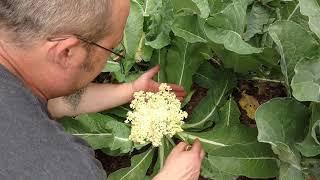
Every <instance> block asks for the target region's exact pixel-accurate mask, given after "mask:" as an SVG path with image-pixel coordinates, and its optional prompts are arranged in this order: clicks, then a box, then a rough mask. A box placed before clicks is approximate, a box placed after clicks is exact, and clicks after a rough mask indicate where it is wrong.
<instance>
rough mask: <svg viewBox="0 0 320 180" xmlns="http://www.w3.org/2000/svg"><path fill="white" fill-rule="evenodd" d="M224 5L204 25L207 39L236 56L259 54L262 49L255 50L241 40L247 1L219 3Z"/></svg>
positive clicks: (238, 0)
mask: <svg viewBox="0 0 320 180" xmlns="http://www.w3.org/2000/svg"><path fill="white" fill-rule="evenodd" d="M221 3H225V4H224V5H222V6H220V7H223V9H221V11H220V12H218V13H216V14H212V15H211V17H209V18H208V20H207V22H206V24H205V28H204V29H205V33H206V35H207V36H208V38H209V39H210V40H211V41H213V42H214V43H217V44H223V45H224V47H225V48H226V49H228V50H230V51H233V52H236V53H238V54H253V53H260V52H262V49H259V48H255V47H253V46H251V45H250V44H248V43H246V42H245V41H243V39H242V36H241V35H242V34H243V33H244V30H245V25H246V11H247V6H248V3H249V1H248V0H237V1H227V2H225V1H221Z"/></svg>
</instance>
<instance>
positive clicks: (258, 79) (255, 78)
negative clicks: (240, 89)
mask: <svg viewBox="0 0 320 180" xmlns="http://www.w3.org/2000/svg"><path fill="white" fill-rule="evenodd" d="M252 80H254V81H266V82H273V83H281V84H284V83H285V82H284V81H280V80H275V79H266V78H260V77H253V78H252Z"/></svg>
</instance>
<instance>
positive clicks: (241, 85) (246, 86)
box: [233, 81, 287, 127]
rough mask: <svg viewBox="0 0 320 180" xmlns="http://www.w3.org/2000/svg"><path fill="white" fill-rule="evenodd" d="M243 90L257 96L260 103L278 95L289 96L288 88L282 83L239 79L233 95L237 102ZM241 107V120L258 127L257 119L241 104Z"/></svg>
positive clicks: (250, 125)
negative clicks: (252, 117)
mask: <svg viewBox="0 0 320 180" xmlns="http://www.w3.org/2000/svg"><path fill="white" fill-rule="evenodd" d="M242 92H246V94H248V95H250V96H253V97H255V98H256V99H257V100H258V102H259V104H264V103H266V102H267V101H269V100H271V99H273V98H276V97H286V96H287V94H286V88H285V86H283V85H282V84H279V83H270V82H264V81H239V82H238V88H237V89H235V90H234V92H233V96H234V97H235V100H236V101H237V102H239V100H240V99H241V97H242V95H241V94H242ZM238 106H239V104H238ZM239 109H240V111H241V116H240V121H241V122H242V123H244V124H246V125H248V126H249V127H256V123H255V121H254V120H253V119H250V118H249V117H248V116H247V113H246V111H245V110H243V109H242V108H241V107H240V106H239Z"/></svg>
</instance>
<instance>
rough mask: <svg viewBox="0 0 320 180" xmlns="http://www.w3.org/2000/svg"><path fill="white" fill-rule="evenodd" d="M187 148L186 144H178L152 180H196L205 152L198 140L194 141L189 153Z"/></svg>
mask: <svg viewBox="0 0 320 180" xmlns="http://www.w3.org/2000/svg"><path fill="white" fill-rule="evenodd" d="M187 147H188V145H187V144H186V143H183V142H182V143H180V144H178V145H177V146H176V147H175V148H174V149H173V150H172V152H171V153H170V155H169V156H168V158H167V160H166V163H165V165H164V167H163V169H162V170H161V172H160V173H159V174H158V175H157V176H156V177H155V178H154V180H198V178H199V175H200V168H201V163H202V160H203V158H204V156H205V152H204V150H203V149H202V146H201V144H200V141H199V140H196V141H195V143H194V144H193V146H192V148H191V150H190V151H188V148H187Z"/></svg>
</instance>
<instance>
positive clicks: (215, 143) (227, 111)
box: [179, 99, 257, 151]
mask: <svg viewBox="0 0 320 180" xmlns="http://www.w3.org/2000/svg"><path fill="white" fill-rule="evenodd" d="M217 113H219V114H220V115H219V116H217V118H216V119H215V120H216V121H215V123H216V125H215V127H214V128H213V129H211V130H209V131H204V132H198V133H196V132H188V131H185V132H182V133H179V135H180V136H182V137H183V138H185V139H186V140H188V141H189V142H193V141H194V140H195V139H197V138H198V139H199V140H200V141H201V142H202V145H203V147H204V149H205V150H206V151H210V150H214V149H218V148H222V147H226V146H231V145H234V144H248V143H252V142H256V137H257V131H256V129H251V128H248V127H245V126H244V125H243V124H241V123H240V120H239V118H240V111H239V109H238V106H237V103H236V102H235V101H234V100H233V99H229V100H228V101H227V102H226V103H225V104H224V106H223V107H222V108H220V109H219V110H217Z"/></svg>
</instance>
